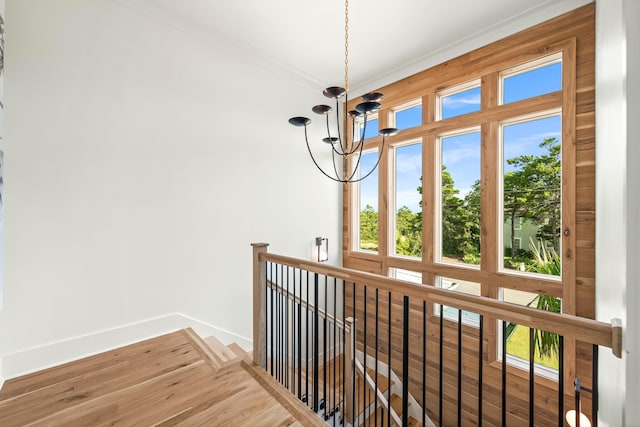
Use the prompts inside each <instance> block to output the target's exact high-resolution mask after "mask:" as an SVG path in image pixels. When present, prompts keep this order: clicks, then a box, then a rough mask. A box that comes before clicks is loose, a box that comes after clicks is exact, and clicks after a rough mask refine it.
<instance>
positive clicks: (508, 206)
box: [500, 112, 562, 276]
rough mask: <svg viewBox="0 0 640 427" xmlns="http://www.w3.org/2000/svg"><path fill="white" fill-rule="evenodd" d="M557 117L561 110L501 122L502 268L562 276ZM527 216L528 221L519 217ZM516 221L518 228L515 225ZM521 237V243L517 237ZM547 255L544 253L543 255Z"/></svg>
mask: <svg viewBox="0 0 640 427" xmlns="http://www.w3.org/2000/svg"><path fill="white" fill-rule="evenodd" d="M561 129H562V127H561V119H560V115H559V112H550V113H549V112H547V113H543V114H541V115H538V116H534V117H526V118H518V119H513V120H509V121H506V122H504V123H503V125H502V186H501V188H502V196H501V200H502V221H501V222H500V223H501V224H503V230H504V231H503V233H502V247H504V254H503V256H504V259H503V264H502V267H503V268H504V269H505V270H520V271H522V270H523V269H522V265H523V264H524V266H525V270H526V271H528V272H532V273H537V274H550V273H549V268H548V267H549V266H548V265H546V261H545V260H547V259H550V260H551V261H550V262H551V263H554V262H555V263H557V266H554V267H557V268H555V269H554V270H553V273H551V274H552V275H557V276H559V275H560V259H559V257H558V254H559V253H561V252H560V242H561V236H560V227H561V222H562V221H561V212H562V206H561V203H562V202H561V200H562V197H561V193H562V192H561V182H562V181H561V178H562V173H561V172H562V163H561V148H562V147H561ZM523 217H524V218H527V221H526V226H525V223H524V222H520V221H522V218H523ZM516 225H520V229H518V228H517V227H516ZM516 240H519V242H516ZM547 255H548V256H547Z"/></svg>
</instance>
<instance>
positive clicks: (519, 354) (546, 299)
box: [499, 289, 562, 379]
mask: <svg viewBox="0 0 640 427" xmlns="http://www.w3.org/2000/svg"><path fill="white" fill-rule="evenodd" d="M500 296H501V299H502V300H503V301H506V302H510V303H512V304H518V305H522V306H527V307H532V308H537V309H540V310H547V311H553V312H556V313H560V312H561V311H562V310H561V306H562V301H561V300H560V299H559V298H556V297H552V296H548V295H538V294H534V293H531V292H524V291H517V290H513V289H501V291H500ZM499 329H500V330H502V325H501V327H500V328H499ZM506 332H507V340H506V342H507V351H506V353H507V362H508V363H510V364H512V365H515V366H517V367H519V368H522V369H527V370H528V369H529V343H530V328H527V327H525V326H521V325H517V324H515V323H507V325H506ZM534 337H535V338H534V345H535V346H536V349H535V351H534V361H535V364H536V367H535V370H536V372H537V373H539V374H541V375H544V376H546V377H549V378H553V379H556V378H557V376H558V365H559V361H558V342H559V338H558V336H557V335H556V334H551V333H548V332H545V331H540V330H536V331H535V332H534ZM500 343H502V339H500ZM499 353H500V354H502V351H500V352H499Z"/></svg>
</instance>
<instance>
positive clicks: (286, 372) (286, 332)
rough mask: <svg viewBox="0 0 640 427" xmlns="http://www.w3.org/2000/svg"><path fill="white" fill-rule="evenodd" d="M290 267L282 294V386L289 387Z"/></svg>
mask: <svg viewBox="0 0 640 427" xmlns="http://www.w3.org/2000/svg"><path fill="white" fill-rule="evenodd" d="M290 269H291V267H289V266H287V270H286V271H287V274H286V276H285V278H284V280H285V286H286V288H285V291H284V292H283V295H284V301H283V302H284V386H285V387H286V388H287V389H289V273H290V271H291V270H290Z"/></svg>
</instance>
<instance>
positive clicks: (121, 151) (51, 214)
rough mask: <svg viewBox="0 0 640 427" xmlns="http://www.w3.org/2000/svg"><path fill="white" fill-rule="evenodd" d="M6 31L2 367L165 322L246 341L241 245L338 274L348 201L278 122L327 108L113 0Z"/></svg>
mask: <svg viewBox="0 0 640 427" xmlns="http://www.w3.org/2000/svg"><path fill="white" fill-rule="evenodd" d="M6 18H7V25H6V60H5V71H6V79H5V100H6V103H5V105H6V109H5V113H6V122H5V123H6V155H5V159H6V162H5V164H6V168H5V181H6V185H5V190H6V204H5V248H6V251H5V281H4V307H3V308H2V311H0V354H4V355H12V354H13V355H16V354H19V353H20V352H22V351H23V350H26V349H30V348H33V347H39V346H43V345H46V344H49V343H53V342H59V341H65V340H68V339H70V338H73V337H78V336H82V335H85V334H92V333H95V332H97V331H103V330H109V329H112V328H118V327H119V326H122V325H128V324H132V323H136V322H140V321H144V320H145V319H150V318H155V317H158V316H164V315H166V314H168V313H174V312H180V313H185V314H187V315H189V316H191V317H193V318H196V319H198V320H201V321H203V322H205V323H208V324H211V325H215V326H217V327H220V328H222V329H226V330H229V331H231V332H234V333H236V334H238V335H240V336H244V337H249V338H250V337H251V309H250V308H251V289H250V286H251V247H250V243H251V242H254V241H266V242H269V243H271V244H272V246H271V248H270V249H271V250H272V251H274V252H278V253H283V254H287V255H291V256H298V257H304V258H307V257H308V256H309V248H310V242H311V240H312V239H313V238H314V237H315V236H316V235H324V236H327V237H329V239H330V241H331V242H332V247H331V252H332V253H331V256H332V259H333V260H334V261H337V257H338V256H339V245H338V242H339V241H340V240H339V232H340V229H341V227H340V222H339V221H340V215H339V212H341V209H340V196H341V188H340V187H339V185H337V184H334V183H332V182H330V181H328V180H327V179H325V178H323V177H322V176H321V175H320V174H319V172H317V171H315V169H314V167H313V165H312V163H311V161H310V160H309V158H308V155H307V154H306V148H305V147H304V144H303V140H302V139H301V136H302V135H301V133H300V129H295V128H292V127H291V126H290V125H289V124H288V123H287V119H288V118H289V117H291V116H293V115H297V113H298V112H301V111H307V110H308V109H309V108H310V106H311V105H313V104H314V103H315V101H316V100H317V99H318V98H319V96H318V95H319V93H318V95H316V93H314V92H311V91H310V90H309V89H308V88H305V87H302V86H300V85H297V84H295V83H293V82H291V80H290V78H289V77H288V75H287V73H285V72H282V71H281V70H277V69H274V68H273V67H269V66H266V65H265V64H259V63H256V62H253V61H251V59H250V58H249V57H247V56H246V55H244V54H241V53H236V52H235V51H234V50H233V49H232V48H230V47H229V46H227V45H226V44H225V42H224V40H218V41H214V40H207V39H206V38H205V37H203V36H202V35H195V34H191V33H190V32H189V31H184V30H180V29H178V27H177V26H174V25H173V23H172V22H171V18H169V17H167V18H166V19H162V18H159V17H157V16H150V15H149V14H145V13H141V12H139V11H137V10H135V9H132V8H130V7H128V6H127V5H126V4H125V3H122V2H116V1H105V0H58V1H55V2H51V1H49V0H9V1H8V2H7V5H6ZM320 96H321V95H320ZM296 131H297V132H296ZM55 357H56V355H51V359H52V360H54V359H55ZM5 367H6V364H5Z"/></svg>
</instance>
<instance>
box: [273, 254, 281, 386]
mask: <svg viewBox="0 0 640 427" xmlns="http://www.w3.org/2000/svg"><path fill="white" fill-rule="evenodd" d="M278 284H279V281H278V265H276V280H275V282H274V286H275V293H276V380H277V381H280V290H279V289H278Z"/></svg>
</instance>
